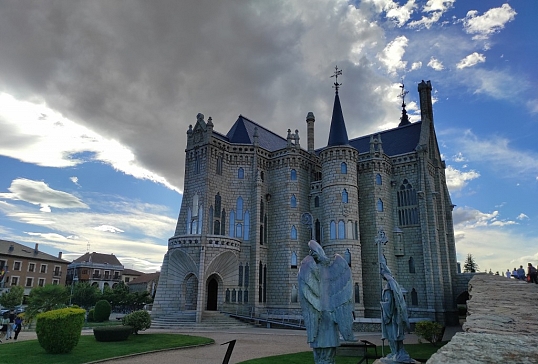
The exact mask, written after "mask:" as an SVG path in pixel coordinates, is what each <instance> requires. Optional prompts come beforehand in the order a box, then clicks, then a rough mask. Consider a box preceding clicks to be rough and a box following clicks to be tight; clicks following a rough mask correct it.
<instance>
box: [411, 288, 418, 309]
mask: <svg viewBox="0 0 538 364" xmlns="http://www.w3.org/2000/svg"><path fill="white" fill-rule="evenodd" d="M411 306H418V293H417V290H416V289H414V288H413V289H412V290H411Z"/></svg>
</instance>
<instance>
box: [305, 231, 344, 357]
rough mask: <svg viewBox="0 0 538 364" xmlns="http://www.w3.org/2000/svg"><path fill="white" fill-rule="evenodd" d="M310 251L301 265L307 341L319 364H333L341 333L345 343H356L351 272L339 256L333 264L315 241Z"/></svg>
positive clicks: (312, 241) (309, 244)
mask: <svg viewBox="0 0 538 364" xmlns="http://www.w3.org/2000/svg"><path fill="white" fill-rule="evenodd" d="M308 247H309V248H310V255H308V256H306V257H305V258H304V259H303V261H302V262H301V268H300V269H299V275H298V280H299V301H300V303H301V309H302V311H303V317H304V321H305V326H306V333H307V338H308V340H307V341H308V343H309V344H310V347H311V348H312V349H313V351H314V362H315V363H316V364H334V363H335V361H334V357H335V355H336V347H337V346H339V345H340V333H341V334H342V337H343V338H344V340H348V341H354V340H355V337H354V335H353V282H352V281H351V269H350V268H349V266H348V264H347V262H346V261H345V259H344V258H342V257H341V256H340V255H338V254H335V257H334V261H333V262H332V263H331V260H330V259H329V258H328V257H327V256H326V255H325V252H324V251H323V248H322V247H321V245H319V244H318V243H317V242H316V241H314V240H310V242H308Z"/></svg>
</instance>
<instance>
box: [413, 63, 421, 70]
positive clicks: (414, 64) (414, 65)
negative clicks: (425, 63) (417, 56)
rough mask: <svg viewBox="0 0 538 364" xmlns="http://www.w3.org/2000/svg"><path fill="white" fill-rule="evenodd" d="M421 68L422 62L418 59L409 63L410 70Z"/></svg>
mask: <svg viewBox="0 0 538 364" xmlns="http://www.w3.org/2000/svg"><path fill="white" fill-rule="evenodd" d="M420 68H422V62H420V61H418V62H413V64H411V71H415V70H418V69H420Z"/></svg>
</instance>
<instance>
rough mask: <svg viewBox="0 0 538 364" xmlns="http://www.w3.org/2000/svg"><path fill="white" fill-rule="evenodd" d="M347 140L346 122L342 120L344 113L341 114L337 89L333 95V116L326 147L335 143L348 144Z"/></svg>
mask: <svg viewBox="0 0 538 364" xmlns="http://www.w3.org/2000/svg"><path fill="white" fill-rule="evenodd" d="M348 144H349V140H348V138H347V130H346V123H345V122H344V115H343V114H342V106H340V97H339V96H338V90H336V94H335V96H334V106H333V117H332V119H331V129H330V132H329V143H328V144H327V146H328V147H333V146H336V145H348Z"/></svg>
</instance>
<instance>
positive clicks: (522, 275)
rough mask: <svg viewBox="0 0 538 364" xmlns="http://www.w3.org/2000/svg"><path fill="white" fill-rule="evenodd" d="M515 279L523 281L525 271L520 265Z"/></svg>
mask: <svg viewBox="0 0 538 364" xmlns="http://www.w3.org/2000/svg"><path fill="white" fill-rule="evenodd" d="M517 278H518V279H521V280H522V281H523V280H525V269H523V266H522V265H520V266H519V269H518V270H517Z"/></svg>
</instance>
